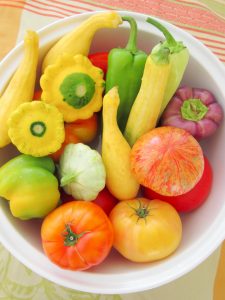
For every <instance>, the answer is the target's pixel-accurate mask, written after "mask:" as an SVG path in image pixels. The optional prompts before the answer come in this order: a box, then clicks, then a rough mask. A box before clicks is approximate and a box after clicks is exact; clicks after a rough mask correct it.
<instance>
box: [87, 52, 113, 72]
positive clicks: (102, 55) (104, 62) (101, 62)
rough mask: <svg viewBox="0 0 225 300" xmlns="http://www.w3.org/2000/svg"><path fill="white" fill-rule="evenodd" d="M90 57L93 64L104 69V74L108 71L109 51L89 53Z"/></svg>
mask: <svg viewBox="0 0 225 300" xmlns="http://www.w3.org/2000/svg"><path fill="white" fill-rule="evenodd" d="M88 58H89V59H90V61H91V62H92V64H93V65H94V66H96V67H98V68H100V69H102V70H103V72H104V74H106V72H107V68H108V53H107V52H97V53H93V54H89V55H88Z"/></svg>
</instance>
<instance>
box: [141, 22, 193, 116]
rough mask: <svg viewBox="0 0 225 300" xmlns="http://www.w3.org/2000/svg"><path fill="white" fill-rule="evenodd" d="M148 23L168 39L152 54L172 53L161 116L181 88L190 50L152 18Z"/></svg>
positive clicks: (156, 47)
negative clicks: (163, 51)
mask: <svg viewBox="0 0 225 300" xmlns="http://www.w3.org/2000/svg"><path fill="white" fill-rule="evenodd" d="M146 21H147V22H148V23H150V24H152V25H153V26H155V27H156V28H158V29H159V30H160V31H161V32H162V33H163V35H164V36H165V38H166V41H164V42H163V43H159V44H157V45H156V46H155V47H154V48H153V49H152V53H153V54H154V53H158V51H159V50H163V49H167V50H169V52H170V54H169V61H170V63H171V68H170V74H169V79H168V82H167V86H166V90H165V94H164V99H163V102H162V105H161V110H160V114H159V116H161V114H162V113H163V111H164V110H165V108H166V106H167V104H168V103H169V101H170V100H171V99H172V97H173V95H174V93H175V92H176V90H177V88H178V87H179V84H180V83H181V80H182V78H183V75H184V71H185V69H186V67H187V64H188V61H189V52H188V49H187V48H186V47H185V46H184V44H183V42H181V41H176V40H175V39H174V37H173V36H172V35H171V33H170V32H169V31H168V30H167V29H166V28H165V27H164V26H163V25H162V24H161V23H159V22H158V21H156V20H155V19H152V18H150V17H148V18H147V20H146Z"/></svg>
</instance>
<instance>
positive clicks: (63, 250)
mask: <svg viewBox="0 0 225 300" xmlns="http://www.w3.org/2000/svg"><path fill="white" fill-rule="evenodd" d="M41 239H42V246H43V249H44V251H45V253H46V255H47V256H48V258H49V259H50V260H51V261H52V262H53V263H55V264H56V265H58V266H60V267H61V268H65V269H70V270H85V269H88V268H90V267H92V266H95V265H98V264H100V263H101V262H102V261H103V260H104V259H105V258H106V257H107V255H108V254H109V252H110V249H111V247H112V243H113V229H112V225H111V222H110V220H109V218H108V217H107V216H106V214H105V213H104V211H103V210H102V209H101V208H100V207H99V206H98V205H97V204H94V203H92V202H85V201H72V202H68V203H66V204H63V205H61V206H59V207H58V208H56V209H55V210H53V211H52V212H51V213H50V214H49V215H48V216H47V217H45V219H44V221H43V223H42V227H41Z"/></svg>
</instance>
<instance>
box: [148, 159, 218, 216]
mask: <svg viewBox="0 0 225 300" xmlns="http://www.w3.org/2000/svg"><path fill="white" fill-rule="evenodd" d="M212 183H213V171H212V167H211V165H210V163H209V160H208V159H207V157H205V156H204V171H203V175H202V177H201V179H200V180H199V182H198V183H197V184H196V185H195V186H194V187H193V188H192V189H191V190H190V191H189V192H187V193H185V194H182V195H179V196H172V197H168V196H163V195H160V194H158V193H156V192H154V191H153V190H151V189H149V188H146V187H143V188H142V189H143V194H144V197H146V198H148V199H160V200H163V201H166V202H168V203H170V204H171V205H173V207H175V208H176V210H177V211H179V212H191V211H193V210H195V209H196V208H198V207H199V206H201V205H202V204H203V203H204V202H205V201H206V200H207V198H208V196H209V194H210V191H211V188H212Z"/></svg>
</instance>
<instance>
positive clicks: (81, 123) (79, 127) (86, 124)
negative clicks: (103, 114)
mask: <svg viewBox="0 0 225 300" xmlns="http://www.w3.org/2000/svg"><path fill="white" fill-rule="evenodd" d="M97 129H98V119H97V114H94V115H93V116H92V117H91V118H89V119H86V120H77V121H75V122H72V123H65V141H64V142H63V144H62V146H61V148H60V149H59V150H58V151H56V152H55V153H52V154H51V155H50V157H51V158H52V159H53V160H54V161H55V162H58V161H59V159H60V156H61V155H62V153H63V151H64V148H65V147H66V145H68V144H70V143H72V144H76V143H85V144H86V143H89V142H91V141H93V140H94V138H95V137H96V135H97Z"/></svg>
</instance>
